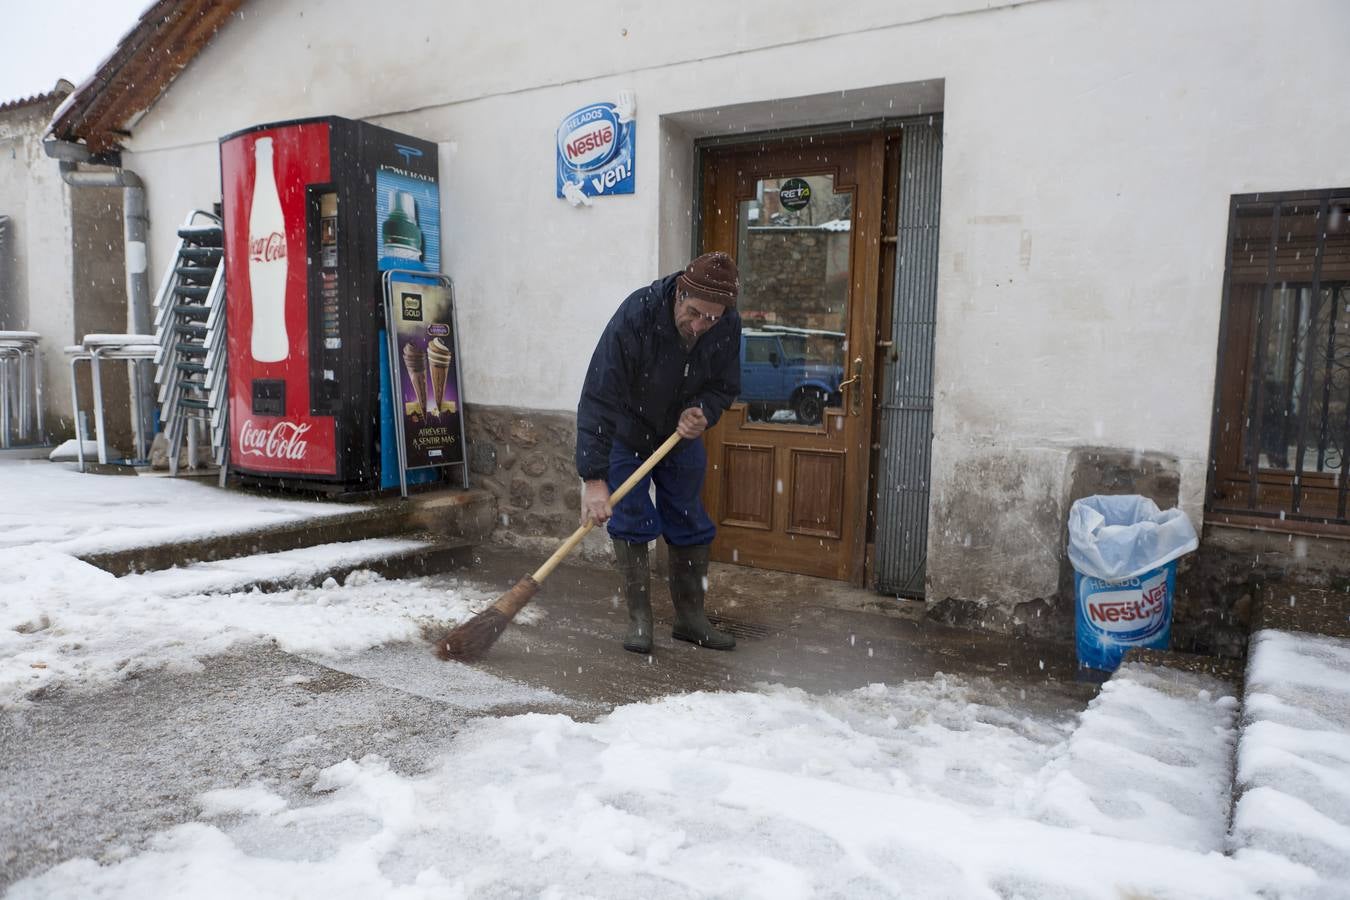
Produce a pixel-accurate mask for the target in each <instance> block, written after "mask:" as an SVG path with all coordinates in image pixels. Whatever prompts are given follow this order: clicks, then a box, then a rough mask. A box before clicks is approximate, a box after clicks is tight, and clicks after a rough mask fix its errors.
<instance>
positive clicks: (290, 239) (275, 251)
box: [220, 116, 463, 493]
mask: <svg viewBox="0 0 1350 900" xmlns="http://www.w3.org/2000/svg"><path fill="white" fill-rule="evenodd" d="M220 174H221V196H222V199H223V208H224V230H225V277H226V282H225V283H226V298H227V299H226V306H227V320H226V321H227V326H228V341H227V353H228V357H229V360H228V362H229V395H230V404H229V415H230V465H231V469H232V471H234V472H235V473H238V474H239V475H241V476H242V477H244V479H245V480H249V481H253V480H256V481H260V482H265V483H270V484H280V485H283V486H292V487H300V488H307V489H311V490H312V489H321V490H327V491H331V492H334V493H339V492H361V491H369V490H376V489H380V488H388V487H392V486H397V485H398V484H399V468H398V465H399V464H398V458H399V457H398V453H397V451H396V448H395V443H396V442H395V440H394V431H393V428H394V426H395V424H396V416H395V412H396V405H395V403H394V401H393V399H392V398H393V396H394V394H395V393H400V394H401V393H402V391H401V389H400V388H399V386H398V385H395V386H394V388H392V389H391V381H390V368H391V367H390V366H389V364H388V362H389V357H388V349H387V341H386V340H385V339H384V331H383V329H384V327H385V312H384V298H383V289H382V286H381V273H382V272H386V271H391V270H401V271H404V272H407V271H412V272H417V271H426V272H428V273H437V272H438V271H439V268H440V194H439V190H438V185H437V158H436V145H435V144H433V143H430V142H428V141H424V140H420V139H418V138H415V137H411V136H409V135H404V134H399V133H397V132H393V131H389V130H387V129H384V128H380V127H378V126H375V125H371V124H369V123H366V122H356V121H352V120H349V119H343V118H339V117H336V116H329V117H324V118H317V119H304V120H298V121H291V122H282V123H275V124H269V125H258V126H256V127H253V128H249V129H246V130H244V131H239V132H236V133H234V134H230V135H227V136H225V137H223V138H221V139H220ZM457 355H458V354H456V356H457ZM454 362H455V364H456V367H455V368H456V370H457V368H458V366H457V364H458V359H456V360H455V361H454ZM395 371H398V370H395ZM451 379H452V380H453V382H454V384H455V390H456V391H457V389H458V372H457V371H456V372H454V374H453V375H452V376H451ZM456 396H457V394H456ZM397 406H399V407H401V406H402V404H401V403H399V404H397ZM449 408H453V409H455V410H456V415H457V416H458V410H459V407H458V406H456V404H449ZM399 414H400V417H401V411H399ZM397 424H399V425H401V424H402V423H401V418H400V419H399V420H398V421H397ZM453 425H454V426H456V427H455V428H453V429H451V428H448V427H447V429H446V430H447V432H450V431H454V432H455V436H456V438H457V439H458V441H459V442H460V446H459V447H458V448H456V449H458V450H459V451H460V456H461V458H462V449H463V447H462V440H463V423H462V421H457V422H455V423H453ZM450 442H451V443H454V440H453V439H452V440H451V441H450ZM408 476H409V477H408V481H410V482H414V483H415V482H417V481H427V480H434V479H436V478H437V477H438V475H437V472H436V471H435V470H434V469H424V470H420V471H414V472H411V473H408Z"/></svg>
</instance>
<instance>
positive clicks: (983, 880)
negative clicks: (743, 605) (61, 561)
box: [10, 667, 1315, 900]
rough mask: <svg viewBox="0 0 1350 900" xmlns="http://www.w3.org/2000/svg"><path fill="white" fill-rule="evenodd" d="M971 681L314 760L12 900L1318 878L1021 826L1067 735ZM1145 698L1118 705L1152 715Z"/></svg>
mask: <svg viewBox="0 0 1350 900" xmlns="http://www.w3.org/2000/svg"><path fill="white" fill-rule="evenodd" d="M455 668H456V667H451V668H450V671H454V669H455ZM974 687H975V686H973V685H970V684H968V683H966V682H963V681H961V680H960V679H954V678H943V677H941V676H939V677H937V678H934V679H931V680H926V681H917V682H910V683H905V684H901V685H895V686H883V685H873V686H871V687H869V688H864V689H861V690H858V691H853V692H849V693H845V694H839V695H832V696H825V697H812V696H809V695H807V694H804V693H803V692H801V691H798V690H791V689H784V688H769V687H766V688H765V689H763V691H761V692H760V693H755V694H749V693H739V694H702V693H700V694H691V695H684V696H678V697H672V698H668V699H665V700H662V701H660V702H655V703H648V704H635V705H630V706H625V707H621V708H619V709H617V710H615V711H614V712H613V713H612V714H611V715H609V716H607V717H605V718H603V719H601V720H599V721H597V722H595V723H591V724H586V723H579V722H576V721H573V720H572V719H570V718H567V717H565V716H558V715H547V716H546V715H525V716H518V717H513V718H500V719H499V718H482V719H477V720H475V721H473V722H472V723H470V724H469V725H468V726H467V727H466V729H465V730H463V731H461V732H459V734H458V736H457V738H456V740H455V741H454V742H453V744H452V745H451V746H450V747H449V748H448V750H449V753H448V755H447V756H445V757H444V759H442V760H441V761H440V763H439V765H438V766H436V767H435V768H433V769H432V770H431V771H430V772H429V773H428V774H425V775H420V776H417V777H404V776H401V775H399V774H397V773H395V772H393V771H391V769H390V767H389V766H388V765H387V764H386V762H385V761H384V760H382V759H381V758H379V757H374V756H367V757H365V758H363V759H361V760H359V761H353V760H347V761H345V762H342V763H339V764H338V765H335V766H331V767H329V768H327V769H325V770H323V771H322V772H321V773H320V775H319V776H318V778H317V779H316V780H315V782H314V784H313V790H314V793H315V795H316V796H315V798H314V800H313V802H311V803H307V804H297V803H291V802H288V801H287V800H286V799H285V798H284V797H282V795H281V793H280V792H279V791H277V790H274V789H273V788H272V787H270V786H268V785H266V784H253V785H250V786H247V787H243V788H238V789H233V790H217V791H210V792H207V793H206V794H203V795H202V796H200V797H199V798H198V802H199V805H200V808H201V816H200V819H199V820H198V821H196V822H192V823H188V824H185V825H181V826H179V827H176V828H172V829H170V830H168V831H166V832H163V833H162V834H160V835H159V836H158V837H157V838H156V839H155V840H154V842H153V846H152V847H151V848H150V849H149V850H147V851H146V852H143V853H140V854H138V855H134V856H129V857H128V858H125V859H122V860H120V861H117V862H115V863H112V864H110V865H105V866H100V865H98V864H97V863H95V862H93V861H91V860H73V861H70V862H67V863H64V864H62V865H60V866H57V867H55V868H53V869H51V870H49V871H47V872H45V873H43V874H41V875H39V876H37V877H35V878H32V879H29V880H26V881H24V882H21V883H19V884H17V885H15V886H14V887H13V889H12V891H11V894H10V896H11V897H12V898H14V900H27V898H38V897H50V896H101V897H127V898H130V897H136V898H140V897H145V896H192V897H197V898H234V897H239V896H249V897H257V898H267V897H288V896H324V897H328V898H334V900H336V898H348V897H350V898H371V897H399V898H421V897H480V896H483V897H488V896H493V897H496V896H512V897H514V896H538V897H556V898H561V897H618V896H637V897H652V898H662V897H688V896H718V897H737V898H741V897H745V898H756V897H763V898H774V900H781V898H807V897H848V898H854V897H897V896H906V897H1010V898H1011V897H1025V898H1032V897H1037V898H1039V897H1074V898H1098V897H1100V898H1118V897H1121V896H1156V897H1172V898H1210V897H1213V898H1225V900H1228V898H1237V897H1253V896H1256V894H1257V892H1258V891H1267V892H1269V893H1270V895H1275V894H1277V893H1281V892H1283V893H1284V894H1286V895H1287V894H1289V893H1296V892H1300V891H1302V890H1305V889H1307V888H1310V887H1313V886H1315V885H1314V882H1313V881H1312V879H1311V875H1310V873H1309V872H1308V871H1307V870H1306V869H1302V868H1300V867H1297V866H1294V865H1292V864H1289V863H1287V862H1284V861H1282V860H1279V859H1277V858H1274V857H1268V856H1267V857H1261V858H1259V859H1258V858H1254V857H1253V858H1248V859H1232V858H1229V857H1225V856H1223V855H1222V854H1219V853H1213V852H1201V851H1197V850H1192V849H1187V848H1181V847H1169V846H1163V845H1160V844H1159V843H1156V842H1153V841H1138V840H1132V839H1128V838H1121V837H1111V836H1105V835H1098V834H1092V833H1088V832H1086V831H1082V830H1076V829H1071V828H1062V827H1057V826H1054V825H1049V824H1046V823H1044V822H1039V821H1036V820H1035V819H1034V818H1031V817H1030V816H1028V815H1026V814H1024V812H1023V811H1024V809H1025V808H1027V807H1029V806H1031V805H1033V804H1032V803H1031V800H1032V799H1033V798H1032V793H1033V792H1034V790H1035V786H1036V785H1037V784H1038V783H1039V782H1040V781H1042V780H1043V779H1044V778H1045V777H1046V776H1045V774H1044V772H1043V771H1042V770H1043V769H1044V768H1045V767H1046V766H1050V765H1053V764H1054V763H1055V762H1056V761H1057V756H1058V755H1059V754H1062V753H1063V752H1065V742H1064V736H1065V730H1066V728H1068V727H1070V725H1071V722H1069V721H1062V720H1060V719H1056V718H1046V717H1041V716H1037V715H1036V714H1033V713H1030V712H1029V711H1028V710H1026V709H1025V708H1019V707H1018V705H1017V704H1016V702H1015V700H1013V698H1010V697H1009V698H1005V700H1004V702H997V703H982V702H978V701H977V700H976V699H974V698H975V697H976V696H984V695H986V694H987V693H988V692H989V691H988V686H987V685H986V686H984V687H983V688H981V690H980V692H978V694H977V692H975V691H974V690H973V688H974ZM1156 693H1157V692H1156V691H1153V692H1149V691H1138V692H1130V691H1122V692H1119V693H1118V695H1117V696H1115V697H1113V698H1112V701H1111V703H1110V704H1109V705H1110V706H1112V707H1113V708H1114V713H1115V714H1116V715H1118V716H1120V717H1122V718H1128V717H1129V713H1130V711H1133V713H1134V714H1135V716H1136V717H1139V718H1143V717H1145V716H1146V715H1151V713H1150V710H1149V709H1148V707H1149V705H1151V704H1152V703H1154V702H1155V700H1156ZM1177 699H1178V700H1182V699H1184V698H1181V697H1178V698H1177ZM1190 699H1191V701H1192V703H1193V706H1194V707H1195V708H1193V709H1189V710H1183V712H1184V713H1185V714H1184V715H1182V716H1181V718H1180V720H1179V722H1178V723H1176V727H1177V729H1178V731H1179V732H1180V733H1179V734H1178V737H1179V738H1180V739H1181V742H1182V743H1183V744H1185V745H1190V744H1192V743H1194V744H1196V745H1199V744H1203V743H1204V739H1205V736H1206V733H1207V732H1208V730H1209V729H1210V728H1211V723H1212V719H1213V716H1212V715H1211V716H1209V717H1207V716H1206V715H1204V714H1201V713H1200V712H1199V710H1202V709H1211V708H1213V707H1214V706H1216V705H1217V704H1216V701H1214V700H1213V699H1212V698H1205V697H1201V696H1199V695H1198V694H1195V695H1193V696H1192V697H1191V698H1190ZM1181 705H1182V706H1184V705H1185V704H1181ZM1171 708H1172V709H1175V708H1176V707H1171ZM1091 715H1092V713H1089V714H1088V716H1091ZM1140 774H1141V777H1145V778H1147V777H1148V772H1147V771H1144V770H1142V769H1141V773H1140ZM1208 774H1210V773H1206V772H1197V779H1198V778H1200V777H1204V776H1206V775H1208ZM1169 776H1170V773H1169ZM1084 812H1086V811H1084ZM1107 814H1108V815H1109V812H1108V813H1107Z"/></svg>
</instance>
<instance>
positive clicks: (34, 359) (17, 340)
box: [0, 331, 44, 449]
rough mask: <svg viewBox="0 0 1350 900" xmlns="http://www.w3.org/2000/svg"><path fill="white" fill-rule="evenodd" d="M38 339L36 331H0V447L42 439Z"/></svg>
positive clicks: (37, 441)
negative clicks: (15, 442) (17, 441)
mask: <svg viewBox="0 0 1350 900" xmlns="http://www.w3.org/2000/svg"><path fill="white" fill-rule="evenodd" d="M41 340H42V338H41V335H39V334H38V333H37V332H36V331H0V449H8V448H9V447H10V446H11V443H12V441H14V440H16V439H17V440H19V441H25V442H28V443H33V444H36V443H40V442H41V441H42V439H43V434H44V428H43V424H44V423H43V421H42V349H41V347H40V346H39V345H40V343H41Z"/></svg>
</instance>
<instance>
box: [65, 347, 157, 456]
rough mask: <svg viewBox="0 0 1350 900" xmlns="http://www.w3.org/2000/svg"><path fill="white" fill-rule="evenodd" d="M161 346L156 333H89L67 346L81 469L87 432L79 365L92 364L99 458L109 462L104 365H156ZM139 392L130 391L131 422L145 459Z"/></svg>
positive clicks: (138, 446)
mask: <svg viewBox="0 0 1350 900" xmlns="http://www.w3.org/2000/svg"><path fill="white" fill-rule="evenodd" d="M158 348H159V342H158V340H157V339H156V338H155V336H154V335H153V334H86V335H85V336H84V342H83V343H80V344H76V345H74V346H70V347H67V348H66V350H65V352H66V356H67V357H69V359H70V400H71V404H72V406H73V407H74V413H75V444H76V458H77V459H78V460H79V463H80V471H81V472H83V471H84V468H85V462H84V441H85V435H84V433H83V432H84V428H83V425H82V423H81V417H80V391H79V387H78V385H79V382H78V381H76V379H75V374H76V372H75V369H76V366H77V364H78V363H80V362H82V361H87V362H88V363H89V369H90V375H91V378H92V380H93V383H94V431H95V436H96V439H97V441H98V461H99V462H100V463H102V464H103V465H107V463H108V440H107V435H106V433H105V431H104V427H103V379H102V372H101V364H102V363H103V362H104V361H105V360H124V361H126V363H127V365H128V367H129V368H131V369H132V370H133V371H134V370H135V369H136V367H137V366H138V365H140V364H141V363H151V364H153V363H154V361H155V353H156V351H157V350H158ZM138 394H139V392H138V391H135V390H132V391H131V423H132V428H133V430H134V434H135V441H136V458H137V459H145V458H146V456H147V455H148V453H149V450H148V444H149V441H148V437H147V435H146V434H145V426H144V424H143V422H142V419H141V402H142V400H143V398H142V397H140V396H138Z"/></svg>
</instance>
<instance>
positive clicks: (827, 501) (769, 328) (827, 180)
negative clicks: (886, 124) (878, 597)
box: [702, 133, 885, 584]
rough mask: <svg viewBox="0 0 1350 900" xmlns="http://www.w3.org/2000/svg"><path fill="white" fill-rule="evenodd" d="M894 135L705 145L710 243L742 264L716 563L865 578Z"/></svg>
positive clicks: (718, 454) (717, 505)
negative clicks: (885, 186) (737, 383)
mask: <svg viewBox="0 0 1350 900" xmlns="http://www.w3.org/2000/svg"><path fill="white" fill-rule="evenodd" d="M884 162H885V141H884V137H883V135H881V134H880V133H876V134H867V135H863V136H858V135H851V136H847V137H827V138H821V137H819V136H817V137H810V138H800V139H792V140H789V141H779V142H774V143H755V144H753V145H749V146H746V145H741V146H737V147H733V148H726V149H718V150H713V151H709V152H708V154H707V156H706V158H705V165H704V170H703V179H704V181H703V187H704V193H703V209H702V213H703V226H702V227H703V231H702V238H703V240H702V243H703V249H704V250H705V251H710V250H725V251H726V252H728V253H730V254H732V255H733V256H734V257H735V258H736V261H737V264H738V266H739V268H740V278H741V293H740V299H739V301H738V308H739V309H740V314H741V319H742V327H743V337H742V351H741V396H740V397H739V398H738V400H737V402H736V403H734V404H733V405H732V406H731V408H730V409H728V410H727V411H726V413H725V414H723V416H722V419H721V421H720V422H719V423H718V424H717V427H715V428H713V429H711V430H709V432H708V433H707V436H706V437H705V442H706V445H707V449H708V479H707V482H706V484H705V487H704V500H705V503H706V505H707V508H708V511H709V514H710V515H712V517H713V520H714V521H715V522H716V523H717V530H718V534H717V539H716V540H715V541H714V543H713V545H712V557H713V558H714V559H716V560H719V561H722V562H731V563H739V564H742V565H747V566H755V567H758V568H765V569H775V570H778V571H784V572H797V573H801V574H804V575H815V576H820V577H825V578H833V579H837V580H841V581H851V582H853V583H855V584H862V582H863V576H864V564H865V560H864V555H865V554H864V550H865V541H866V516H867V509H868V504H867V496H866V493H867V484H868V464H869V456H870V454H869V449H868V448H869V441H870V435H871V430H872V416H873V402H874V401H873V385H872V382H873V356H874V353H875V347H876V318H877V289H878V284H879V266H880V240H879V238H880V229H881V206H882V204H881V189H882V178H883V172H884Z"/></svg>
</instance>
